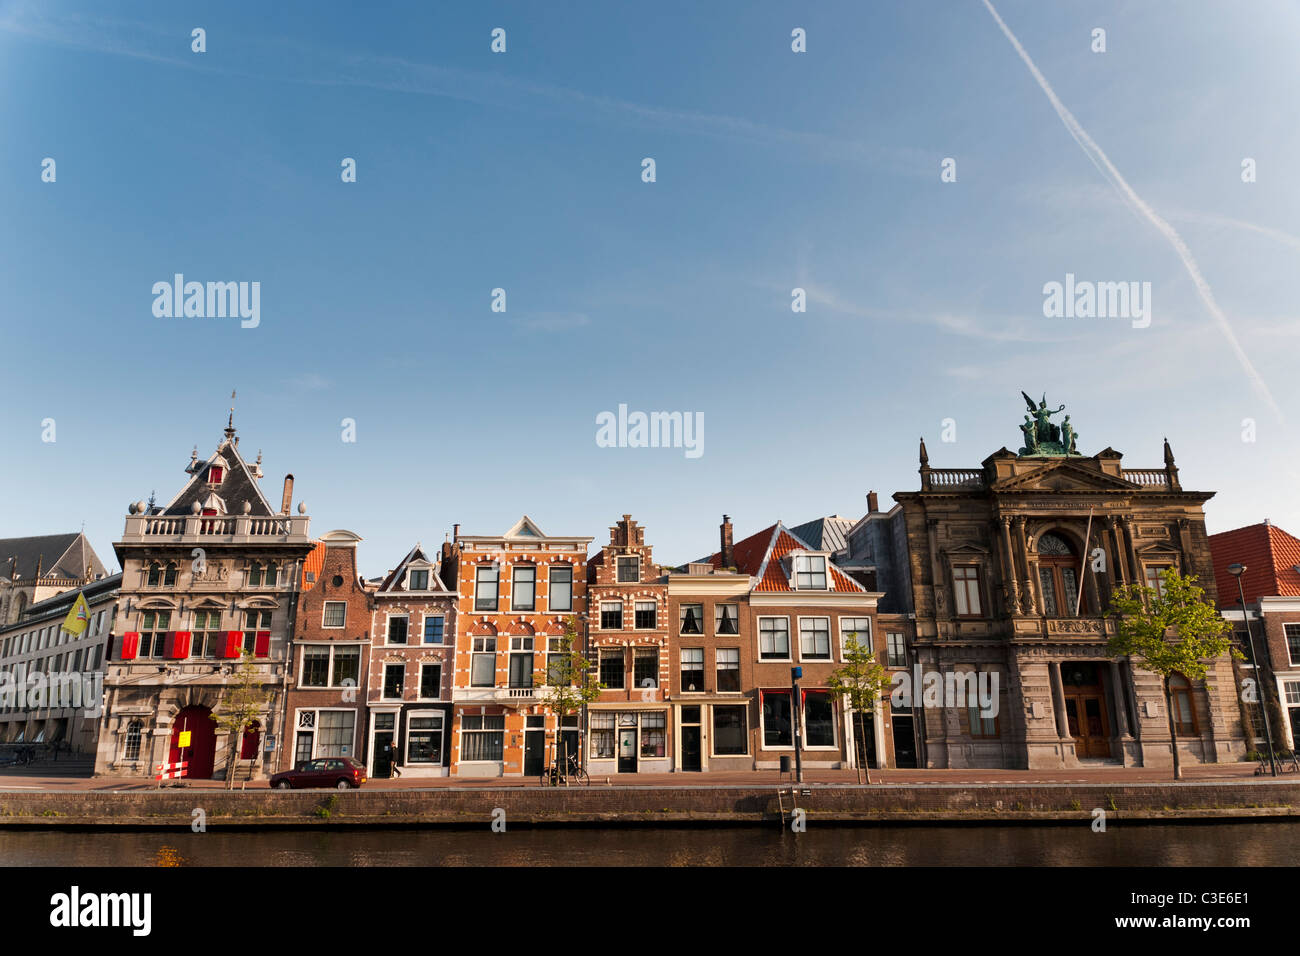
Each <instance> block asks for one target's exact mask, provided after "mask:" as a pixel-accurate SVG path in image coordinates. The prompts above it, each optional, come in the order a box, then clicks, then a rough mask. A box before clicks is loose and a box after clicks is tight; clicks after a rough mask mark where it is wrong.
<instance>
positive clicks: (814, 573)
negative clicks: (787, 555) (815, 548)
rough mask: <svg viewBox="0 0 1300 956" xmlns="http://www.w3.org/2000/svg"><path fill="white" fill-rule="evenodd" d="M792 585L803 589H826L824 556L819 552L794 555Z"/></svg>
mask: <svg viewBox="0 0 1300 956" xmlns="http://www.w3.org/2000/svg"><path fill="white" fill-rule="evenodd" d="M794 586H795V587H796V588H797V589H799V590H800V591H803V590H805V589H807V590H812V591H825V590H826V558H825V556H823V555H820V554H796V555H795V556H794Z"/></svg>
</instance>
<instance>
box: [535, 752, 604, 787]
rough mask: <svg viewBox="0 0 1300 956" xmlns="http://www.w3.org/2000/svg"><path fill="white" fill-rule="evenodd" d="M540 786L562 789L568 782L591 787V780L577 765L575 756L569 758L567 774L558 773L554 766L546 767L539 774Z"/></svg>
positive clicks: (558, 770)
mask: <svg viewBox="0 0 1300 956" xmlns="http://www.w3.org/2000/svg"><path fill="white" fill-rule="evenodd" d="M540 779H541V784H542V786H543V787H563V786H567V785H568V784H569V783H570V782H573V783H577V784H580V785H582V786H584V787H590V786H591V778H590V777H588V776H587V771H585V770H583V769H582V767H581V766H579V765H578V758H577V757H576V756H571V757H569V769H568V772H567V773H562V772H560V769H559V768H558V767H556V766H550V767H546V768H545V769H543V770H542V773H541V778H540Z"/></svg>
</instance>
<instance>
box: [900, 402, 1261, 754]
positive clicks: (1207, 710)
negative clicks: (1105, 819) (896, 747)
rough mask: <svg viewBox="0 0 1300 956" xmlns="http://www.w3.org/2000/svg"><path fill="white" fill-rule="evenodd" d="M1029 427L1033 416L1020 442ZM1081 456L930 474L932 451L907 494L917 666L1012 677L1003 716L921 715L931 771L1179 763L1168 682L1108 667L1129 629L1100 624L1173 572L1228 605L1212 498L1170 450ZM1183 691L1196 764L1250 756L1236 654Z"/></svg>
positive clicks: (932, 711) (1181, 707) (950, 711)
mask: <svg viewBox="0 0 1300 956" xmlns="http://www.w3.org/2000/svg"><path fill="white" fill-rule="evenodd" d="M1044 407H1045V402H1044ZM1040 414H1041V409H1040ZM1048 414H1049V415H1050V414H1054V413H1050V412H1049V413H1048ZM1056 427H1057V426H1055V425H1053V426H1052V428H1053V429H1056ZM1032 428H1033V425H1032V423H1031V422H1030V420H1029V418H1028V416H1027V418H1026V425H1024V426H1022V431H1025V430H1026V429H1031V430H1032ZM1040 434H1041V432H1040ZM1054 434H1055V432H1054ZM1028 437H1029V436H1028V435H1027V440H1028ZM1071 445H1072V441H1071V442H1066V443H1065V444H1064V445H1058V444H1056V443H1055V442H1054V443H1053V446H1054V447H1053V449H1052V450H1051V451H1047V450H1044V449H1039V450H1038V451H1037V452H1033V453H1031V452H1029V451H1028V449H1026V448H1022V449H1021V453H1020V454H1017V453H1014V452H1011V451H1009V450H1008V449H1006V448H1002V449H999V450H998V451H996V452H994V453H993V454H992V455H990V456H989V457H988V458H986V459H985V460H984V462H983V463H982V464H981V465H980V467H978V468H953V469H941V468H932V467H930V463H929V456H928V455H927V453H926V448H925V442H924V441H922V442H921V446H920V469H919V470H920V476H921V487H920V490H918V491H909V492H900V493H898V494H895V495H894V499H895V500H896V501H897V502H898V503H899V504H900V505H901V506H902V509H903V520H904V523H905V533H906V540H907V548H906V551H907V555H908V560H909V577H910V599H911V601H912V604H913V606H912V607H910V608H908V609H907V610H908V611H910V612H914V613H915V627H916V632H915V637H914V655H913V661H914V664H913V666H914V667H920V668H921V669H922V671H923V672H925V673H931V672H933V673H937V674H939V675H942V677H943V679H944V680H945V682H949V683H953V682H956V681H957V678H958V677H961V679H962V680H971V679H978V678H979V675H981V674H983V675H988V676H989V677H990V678H991V677H992V676H993V675H996V676H997V677H998V679H999V680H998V683H999V693H998V708H997V713H996V715H994V716H992V717H989V716H987V715H985V714H984V713H983V712H982V711H981V710H978V709H976V708H972V707H969V706H966V705H965V704H963V703H961V702H954V701H950V700H947V699H945V700H944V701H943V702H942V703H938V704H936V705H932V704H931V703H930V702H928V701H926V700H924V699H921V700H920V701H919V705H923V707H922V717H921V728H922V732H921V734H920V744H921V754H920V760H921V765H922V766H926V767H1007V768H1022V769H1023V768H1028V769H1040V768H1058V767H1074V766H1078V765H1080V761H1087V760H1092V761H1094V762H1111V763H1116V764H1121V763H1122V764H1123V765H1125V766H1133V765H1137V766H1147V767H1167V766H1170V765H1171V764H1172V760H1173V757H1172V753H1171V751H1170V734H1169V722H1168V718H1167V715H1166V712H1165V698H1164V692H1163V689H1162V686H1161V679H1160V678H1159V677H1158V676H1157V675H1155V674H1152V673H1150V672H1149V671H1146V670H1143V669H1142V668H1141V667H1140V666H1138V665H1137V664H1136V663H1133V662H1131V661H1129V660H1126V659H1116V658H1113V657H1111V656H1110V655H1109V654H1107V652H1106V642H1107V639H1108V638H1109V637H1110V636H1111V635H1112V634H1114V633H1115V622H1114V620H1112V619H1109V618H1106V617H1104V616H1103V615H1104V612H1105V611H1106V610H1107V609H1108V607H1109V595H1110V593H1111V591H1112V589H1113V588H1114V587H1115V586H1117V585H1121V584H1126V583H1130V582H1139V583H1145V584H1150V585H1152V586H1157V587H1158V586H1159V575H1160V572H1161V571H1163V570H1164V569H1165V568H1167V567H1174V568H1177V569H1178V571H1179V572H1180V573H1182V574H1184V575H1186V574H1194V575H1196V576H1198V577H1199V579H1200V582H1201V584H1202V585H1203V586H1204V587H1205V588H1206V591H1207V596H1208V597H1209V599H1210V600H1213V599H1214V598H1215V596H1216V595H1215V583H1214V574H1213V568H1212V564H1211V558H1210V548H1209V541H1208V537H1207V535H1206V532H1205V517H1204V512H1203V505H1204V503H1205V502H1206V501H1207V500H1209V498H1211V497H1212V495H1213V493H1212V492H1198V491H1187V490H1184V488H1183V487H1182V484H1181V481H1180V478H1179V475H1178V469H1177V467H1176V466H1175V463H1174V457H1173V453H1172V451H1171V450H1170V448H1169V444H1168V442H1166V443H1165V454H1164V458H1165V463H1164V467H1162V468H1137V469H1134V468H1125V467H1123V465H1122V461H1121V455H1120V453H1119V452H1117V451H1114V450H1113V449H1110V448H1107V449H1105V450H1103V451H1101V452H1099V453H1097V454H1096V455H1093V456H1091V457H1087V456H1083V455H1080V454H1077V453H1073V452H1067V451H1066V450H1065V449H1066V447H1069V446H1071ZM1085 556H1087V557H1088V560H1087V561H1085V560H1084V558H1085ZM950 675H951V676H950ZM1173 695H1174V699H1175V707H1176V712H1175V724H1176V737H1177V743H1178V747H1179V751H1180V754H1182V755H1183V759H1184V760H1186V761H1189V762H1218V761H1228V760H1236V759H1239V758H1240V757H1241V755H1242V754H1243V752H1244V749H1245V747H1244V740H1243V734H1242V729H1241V720H1240V711H1239V708H1238V704H1237V694H1236V688H1235V686H1234V677H1233V668H1232V664H1231V662H1230V661H1229V659H1228V657H1227V656H1226V655H1225V656H1224V657H1223V658H1221V659H1219V660H1217V661H1215V662H1213V663H1212V664H1211V666H1210V670H1209V673H1208V675H1207V676H1206V678H1205V680H1203V681H1189V680H1187V679H1186V678H1183V677H1180V676H1178V675H1175V677H1174V679H1173ZM918 697H919V695H918Z"/></svg>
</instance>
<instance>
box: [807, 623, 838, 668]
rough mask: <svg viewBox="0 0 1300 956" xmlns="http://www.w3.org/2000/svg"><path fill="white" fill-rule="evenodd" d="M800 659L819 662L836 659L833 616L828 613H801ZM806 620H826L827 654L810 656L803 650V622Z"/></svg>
mask: <svg viewBox="0 0 1300 956" xmlns="http://www.w3.org/2000/svg"><path fill="white" fill-rule="evenodd" d="M798 620H799V660H800V661H812V662H813V663H817V662H823V663H824V662H828V661H829V662H833V661H834V660H835V645H834V643H833V642H832V639H831V633H832V632H831V618H830V615H827V614H800V615H799V618H798ZM804 621H825V622H826V656H825V657H818V656H816V655H813V656H808V655H805V654H804V651H803V622H804Z"/></svg>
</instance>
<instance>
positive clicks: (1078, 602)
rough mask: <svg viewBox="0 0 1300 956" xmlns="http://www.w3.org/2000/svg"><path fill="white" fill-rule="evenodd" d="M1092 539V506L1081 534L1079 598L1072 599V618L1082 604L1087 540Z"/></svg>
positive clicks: (1086, 562)
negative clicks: (1081, 557)
mask: <svg viewBox="0 0 1300 956" xmlns="http://www.w3.org/2000/svg"><path fill="white" fill-rule="evenodd" d="M1091 537H1092V505H1089V506H1088V528H1087V530H1086V531H1084V533H1083V562H1082V563H1081V565H1080V567H1079V596H1078V597H1076V598H1075V599H1074V616H1075V617H1078V616H1079V608H1080V607H1082V604H1083V577H1084V575H1085V574H1087V573H1088V567H1087V566H1088V540H1089V539H1090V538H1091Z"/></svg>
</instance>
